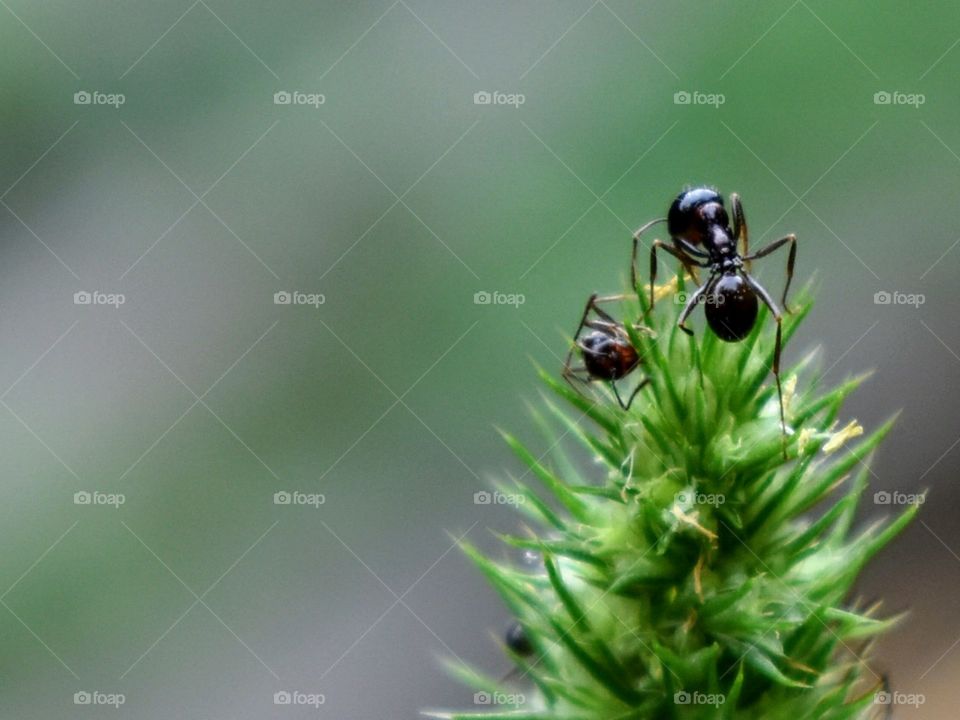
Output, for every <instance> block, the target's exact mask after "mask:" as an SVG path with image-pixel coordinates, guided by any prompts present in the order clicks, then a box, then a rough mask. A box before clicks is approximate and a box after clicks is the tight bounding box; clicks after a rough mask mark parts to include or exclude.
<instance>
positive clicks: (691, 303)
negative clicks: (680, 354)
mask: <svg viewBox="0 0 960 720" xmlns="http://www.w3.org/2000/svg"><path fill="white" fill-rule="evenodd" d="M716 282H717V278H716V277H715V276H711V277H710V279H709V280H707V281H706V282H705V283H704V284H703V285H701V286H700V287H698V288H697V290H696V292H694V293H693V295H691V296H690V298H689V299H688V300H687V304H686V305H685V306H684V308H683V312H682V313H680V321H679V322H678V323H677V327H678V328H680V329H681V330H683V331H684V332H685V333H686V334H687V335H693V330H691V329H690V328H688V327H687V326H686V325H684V323H685V322H686V321H687V318H688V317H690V313H692V312H693V311H694V309H695V308H696V307H697V303H699V302H700V298H702V297H703V296H704V295H706V294H707V292H709V291H710V290H712V289H713V286H714V285H715V284H716Z"/></svg>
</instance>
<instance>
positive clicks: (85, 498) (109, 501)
mask: <svg viewBox="0 0 960 720" xmlns="http://www.w3.org/2000/svg"><path fill="white" fill-rule="evenodd" d="M125 502H127V496H126V495H124V494H123V493H104V492H99V491H97V490H94V491H93V492H89V491H87V490H78V491H77V492H75V493H74V494H73V504H74V505H92V506H95V507H112V508H113V509H114V510H119V509H120V506H121V505H123V504H124V503H125Z"/></svg>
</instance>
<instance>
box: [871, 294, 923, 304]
mask: <svg viewBox="0 0 960 720" xmlns="http://www.w3.org/2000/svg"><path fill="white" fill-rule="evenodd" d="M926 302H927V296H926V295H924V294H923V293H905V292H900V291H899V290H894V291H893V292H889V291H887V290H879V291H877V292H875V293H874V294H873V304H874V305H908V306H911V307H913V308H919V307H920V306H921V305H923V304H924V303H926Z"/></svg>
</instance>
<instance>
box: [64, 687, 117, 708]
mask: <svg viewBox="0 0 960 720" xmlns="http://www.w3.org/2000/svg"><path fill="white" fill-rule="evenodd" d="M126 702H127V696H126V695H124V694H123V693H105V692H100V691H99V690H90V691H88V690H80V691H79V692H75V693H74V694H73V704H74V705H97V706H106V707H112V708H114V709H116V708H119V707H120V706H121V705H123V704H124V703H126Z"/></svg>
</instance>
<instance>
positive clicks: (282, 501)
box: [273, 490, 327, 508]
mask: <svg viewBox="0 0 960 720" xmlns="http://www.w3.org/2000/svg"><path fill="white" fill-rule="evenodd" d="M326 502H327V497H326V495H324V494H323V493H305V492H300V491H299V490H293V491H292V492H287V491H286V490H281V491H280V492H275V493H274V494H273V504H274V505H298V506H299V505H305V506H307V507H313V508H318V507H320V506H321V505H323V504H324V503H326Z"/></svg>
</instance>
